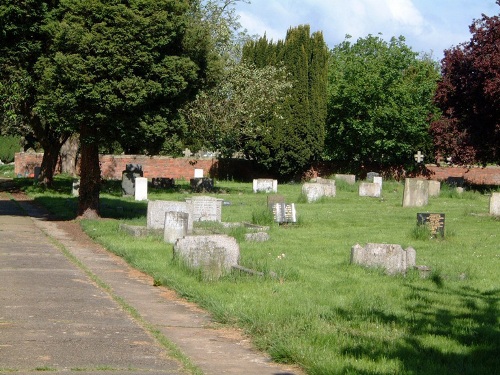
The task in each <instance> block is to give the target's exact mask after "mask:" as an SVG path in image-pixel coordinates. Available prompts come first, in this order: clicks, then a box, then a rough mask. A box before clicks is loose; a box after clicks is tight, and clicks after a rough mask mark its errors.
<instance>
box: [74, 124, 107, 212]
mask: <svg viewBox="0 0 500 375" xmlns="http://www.w3.org/2000/svg"><path fill="white" fill-rule="evenodd" d="M80 143H81V161H80V163H81V164H80V198H79V200H78V212H77V216H78V217H79V218H85V219H96V218H98V217H99V215H100V213H99V191H100V184H101V168H100V165H99V148H98V142H97V137H96V136H95V135H94V134H92V129H90V128H89V127H88V126H85V125H83V126H82V127H81V129H80Z"/></svg>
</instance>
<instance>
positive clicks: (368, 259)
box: [351, 243, 416, 275]
mask: <svg viewBox="0 0 500 375" xmlns="http://www.w3.org/2000/svg"><path fill="white" fill-rule="evenodd" d="M351 264H359V265H362V266H366V267H382V268H384V269H385V270H386V271H387V273H388V274H390V275H394V274H398V273H403V274H404V273H406V271H408V270H409V269H411V268H414V267H415V266H416V251H415V249H414V248H412V247H409V248H407V249H406V250H403V248H402V247H401V245H396V244H380V243H368V244H366V245H365V246H364V247H363V246H361V245H359V244H356V245H354V246H353V247H352V248H351Z"/></svg>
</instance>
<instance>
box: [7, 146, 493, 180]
mask: <svg viewBox="0 0 500 375" xmlns="http://www.w3.org/2000/svg"><path fill="white" fill-rule="evenodd" d="M42 157H43V154H36V153H16V156H15V173H16V175H21V176H31V177H32V176H33V169H34V167H35V166H37V165H38V166H39V165H40V164H41V163H42ZM100 160H101V172H102V176H103V177H104V178H107V179H118V180H119V179H121V178H122V171H124V170H125V165H126V164H141V165H142V169H143V171H144V177H147V178H153V177H169V178H174V179H186V180H189V179H190V178H192V177H193V176H194V170H195V169H203V173H204V175H205V176H206V177H208V176H210V177H219V178H235V179H241V178H243V179H244V180H246V181H251V180H252V179H253V178H263V177H269V176H267V175H266V174H265V172H264V171H262V170H259V169H258V168H256V166H255V165H253V164H252V163H251V162H249V161H245V160H236V159H231V160H229V161H228V160H226V161H224V162H222V163H220V162H218V161H217V160H215V159H191V158H170V157H166V156H143V155H101V157H100ZM427 169H428V170H429V171H430V173H431V176H430V179H432V180H439V181H445V180H446V179H447V178H448V177H463V178H464V179H465V181H466V182H468V183H470V184H475V185H500V167H498V166H497V167H484V168H482V167H473V168H466V167H438V166H435V165H430V164H429V165H427ZM333 172H334V171H333ZM331 173H332V171H330V173H326V172H325V174H322V175H324V176H326V175H328V174H331Z"/></svg>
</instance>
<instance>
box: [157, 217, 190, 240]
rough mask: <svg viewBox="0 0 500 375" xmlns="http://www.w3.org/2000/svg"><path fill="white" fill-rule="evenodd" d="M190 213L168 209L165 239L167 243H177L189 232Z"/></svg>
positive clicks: (164, 232)
mask: <svg viewBox="0 0 500 375" xmlns="http://www.w3.org/2000/svg"><path fill="white" fill-rule="evenodd" d="M188 222H189V214H188V213H186V212H178V211H167V212H166V213H165V228H164V231H163V239H164V241H165V242H167V243H175V241H177V240H178V239H179V238H183V237H184V236H186V235H187V233H188Z"/></svg>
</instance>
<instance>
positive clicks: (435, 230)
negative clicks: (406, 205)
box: [417, 213, 445, 237]
mask: <svg viewBox="0 0 500 375" xmlns="http://www.w3.org/2000/svg"><path fill="white" fill-rule="evenodd" d="M444 220H445V214H437V213H417V224H418V225H426V226H427V227H428V228H429V230H430V232H431V235H433V236H435V235H437V234H439V235H440V236H441V237H444Z"/></svg>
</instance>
